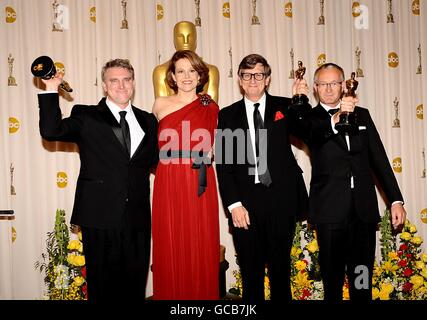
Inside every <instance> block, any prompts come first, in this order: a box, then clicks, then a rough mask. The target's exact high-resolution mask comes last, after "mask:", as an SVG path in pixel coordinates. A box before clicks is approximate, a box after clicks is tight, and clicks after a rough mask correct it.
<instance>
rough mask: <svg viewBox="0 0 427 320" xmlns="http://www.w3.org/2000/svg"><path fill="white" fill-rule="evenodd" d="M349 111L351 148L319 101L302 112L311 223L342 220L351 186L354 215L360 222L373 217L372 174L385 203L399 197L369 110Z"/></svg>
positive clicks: (348, 205) (375, 208)
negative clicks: (354, 120) (352, 129)
mask: <svg viewBox="0 0 427 320" xmlns="http://www.w3.org/2000/svg"><path fill="white" fill-rule="evenodd" d="M354 112H355V113H356V117H357V125H358V127H359V130H358V132H357V133H356V135H354V136H351V137H350V151H349V150H348V147H347V144H346V140H345V137H344V136H343V135H340V134H334V133H333V131H332V127H331V118H330V115H329V114H328V113H327V112H326V110H325V109H324V108H323V107H322V106H321V105H320V104H319V105H318V106H316V107H315V108H313V109H312V110H311V111H310V112H309V113H308V115H307V116H306V118H305V120H306V122H305V125H306V127H305V129H304V130H303V131H302V132H303V133H304V136H305V138H304V139H305V141H306V142H307V144H308V145H309V147H310V153H311V166H312V177H311V183H310V197H309V203H310V204H309V208H310V210H309V221H310V222H312V223H341V222H343V221H344V219H345V217H346V216H347V215H348V213H349V211H350V209H351V204H352V200H351V199H352V198H351V193H352V192H353V195H354V197H355V198H354V199H355V208H356V212H357V214H358V216H359V217H360V218H361V219H362V220H363V221H365V222H373V223H375V222H378V221H379V219H380V215H379V210H378V202H377V196H376V192H375V183H374V177H373V176H375V177H376V178H377V180H378V182H379V184H380V186H381V187H382V189H383V191H384V193H385V195H386V197H387V200H388V201H389V202H390V203H392V202H394V201H397V200H400V201H403V198H402V195H401V193H400V190H399V186H398V184H397V181H396V178H395V176H394V174H393V171H392V168H391V166H390V163H389V161H388V159H387V155H386V151H385V149H384V146H383V144H382V142H381V139H380V136H379V134H378V131H377V129H376V128H375V124H374V122H373V121H372V118H371V116H370V114H369V111H368V110H367V109H365V108H361V107H356V108H355V111H354ZM351 176H353V179H354V189H353V191H351V184H350V177H351Z"/></svg>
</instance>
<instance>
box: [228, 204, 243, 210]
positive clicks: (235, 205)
mask: <svg viewBox="0 0 427 320" xmlns="http://www.w3.org/2000/svg"><path fill="white" fill-rule="evenodd" d="M241 206H243V205H242V203H241V202H240V201H239V202H235V203H233V204H230V205H229V206H228V211H230V212H231V210H233V209H234V208H237V207H241Z"/></svg>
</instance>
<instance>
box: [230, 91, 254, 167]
mask: <svg viewBox="0 0 427 320" xmlns="http://www.w3.org/2000/svg"><path fill="white" fill-rule="evenodd" d="M234 122H235V124H236V129H242V130H243V132H244V135H245V141H246V146H245V149H246V159H247V161H248V162H249V163H251V164H254V163H255V155H254V153H253V149H252V139H251V135H250V133H249V123H248V117H247V115H246V105H245V100H244V99H242V100H240V101H239V104H238V107H237V109H236V113H235V118H234ZM236 152H237V151H236Z"/></svg>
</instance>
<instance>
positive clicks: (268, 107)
mask: <svg viewBox="0 0 427 320" xmlns="http://www.w3.org/2000/svg"><path fill="white" fill-rule="evenodd" d="M266 95H267V97H266V100H265V112H264V128H265V129H268V128H270V126H271V125H272V124H273V122H274V114H275V112H276V109H277V106H275V105H273V104H272V98H271V96H270V95H269V94H268V93H266Z"/></svg>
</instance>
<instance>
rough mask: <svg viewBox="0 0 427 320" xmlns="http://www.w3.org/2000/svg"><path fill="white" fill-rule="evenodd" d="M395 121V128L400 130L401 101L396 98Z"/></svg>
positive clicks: (394, 103) (394, 102)
mask: <svg viewBox="0 0 427 320" xmlns="http://www.w3.org/2000/svg"><path fill="white" fill-rule="evenodd" d="M393 105H394V117H395V118H394V120H393V128H400V120H399V99H397V97H395V98H394V101H393Z"/></svg>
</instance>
